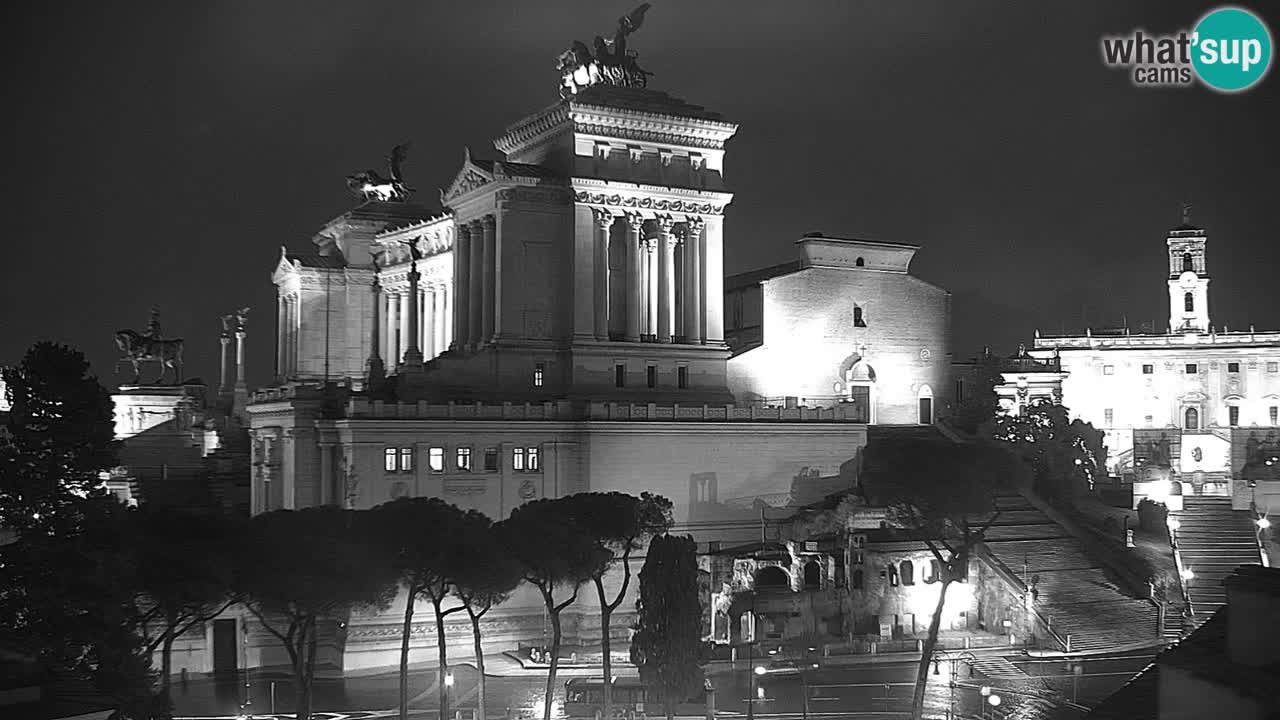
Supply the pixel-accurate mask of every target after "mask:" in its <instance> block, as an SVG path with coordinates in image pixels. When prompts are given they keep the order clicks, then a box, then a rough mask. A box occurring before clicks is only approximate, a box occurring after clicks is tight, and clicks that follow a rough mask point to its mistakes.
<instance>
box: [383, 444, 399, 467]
mask: <svg viewBox="0 0 1280 720" xmlns="http://www.w3.org/2000/svg"><path fill="white" fill-rule="evenodd" d="M382 469H383V470H385V471H387V472H395V471H396V449H395V448H387V449H386V450H383V451H382Z"/></svg>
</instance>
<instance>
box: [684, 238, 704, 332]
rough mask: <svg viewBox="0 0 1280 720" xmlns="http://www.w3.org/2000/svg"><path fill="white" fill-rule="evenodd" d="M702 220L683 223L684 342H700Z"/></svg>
mask: <svg viewBox="0 0 1280 720" xmlns="http://www.w3.org/2000/svg"><path fill="white" fill-rule="evenodd" d="M701 269H702V218H699V217H692V218H689V219H688V220H686V221H685V233H684V336H685V342H689V343H694V344H698V343H701V342H702V275H701Z"/></svg>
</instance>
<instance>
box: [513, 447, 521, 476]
mask: <svg viewBox="0 0 1280 720" xmlns="http://www.w3.org/2000/svg"><path fill="white" fill-rule="evenodd" d="M511 469H512V470H515V471H516V472H524V448H522V447H518V448H513V449H512V450H511Z"/></svg>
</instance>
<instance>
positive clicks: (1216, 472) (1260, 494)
mask: <svg viewBox="0 0 1280 720" xmlns="http://www.w3.org/2000/svg"><path fill="white" fill-rule="evenodd" d="M1207 240H1208V236H1207V234H1206V232H1205V231H1204V230H1203V229H1202V228H1198V227H1195V226H1194V225H1191V224H1190V222H1189V218H1187V217H1186V215H1185V214H1184V218H1183V223H1182V224H1181V225H1179V226H1178V227H1176V228H1174V229H1173V230H1171V231H1170V232H1169V235H1168V238H1167V240H1166V246H1167V248H1168V254H1167V257H1168V292H1169V322H1168V327H1169V332H1167V333H1160V334H1134V333H1130V332H1129V331H1128V330H1123V331H1120V332H1106V333H1102V332H1091V331H1090V332H1087V333H1086V334H1085V335H1084V336H1068V337H1049V336H1040V335H1039V334H1038V333H1037V337H1036V339H1035V348H1034V350H1032V351H1031V353H1030V354H1031V355H1032V356H1034V357H1036V358H1038V359H1040V360H1043V361H1056V362H1059V363H1060V370H1061V373H1062V378H1061V397H1062V402H1063V404H1064V405H1066V406H1067V407H1068V408H1070V410H1071V412H1072V414H1073V415H1075V416H1076V417H1079V418H1081V419H1083V420H1086V421H1088V422H1090V423H1092V424H1093V425H1094V426H1095V427H1097V428H1099V429H1101V430H1104V431H1106V433H1107V436H1106V443H1107V447H1108V450H1109V457H1108V461H1107V465H1108V469H1109V470H1110V472H1111V473H1112V474H1113V475H1120V476H1124V477H1129V478H1131V479H1132V480H1134V502H1135V503H1136V502H1138V501H1140V500H1141V499H1142V498H1143V497H1148V496H1150V497H1153V498H1156V499H1161V500H1163V499H1165V498H1167V497H1168V496H1170V495H1171V494H1173V495H1176V494H1190V493H1193V492H1194V493H1203V494H1220V495H1231V496H1232V497H1233V498H1234V506H1235V507H1236V509H1246V508H1248V507H1249V504H1250V503H1251V502H1253V501H1254V500H1255V499H1256V502H1257V504H1258V505H1259V506H1262V507H1264V508H1266V507H1269V506H1271V505H1272V504H1273V503H1274V504H1276V507H1277V508H1280V475H1277V474H1276V473H1275V471H1274V468H1272V467H1271V466H1269V465H1266V462H1265V461H1266V460H1267V458H1269V457H1270V456H1271V455H1275V454H1276V451H1277V443H1278V442H1280V418H1278V417H1277V413H1280V332H1256V331H1254V329H1253V328H1250V329H1249V330H1248V331H1244V332H1241V331H1228V330H1227V328H1225V327H1224V328H1221V329H1219V328H1216V327H1214V326H1213V325H1212V324H1211V322H1210V318H1211V316H1210V307H1209V298H1208V286H1209V271H1208V264H1207V256H1206V247H1207ZM1258 466H1261V467H1258ZM1268 469H1269V471H1268ZM1259 480H1260V481H1259ZM1251 482H1252V484H1253V485H1255V486H1254V487H1251V486H1250V485H1251Z"/></svg>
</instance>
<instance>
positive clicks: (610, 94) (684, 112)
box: [568, 85, 728, 124]
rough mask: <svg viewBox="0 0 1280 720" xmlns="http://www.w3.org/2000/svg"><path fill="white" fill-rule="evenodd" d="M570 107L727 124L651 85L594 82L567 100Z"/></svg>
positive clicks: (719, 116) (715, 115)
mask: <svg viewBox="0 0 1280 720" xmlns="http://www.w3.org/2000/svg"><path fill="white" fill-rule="evenodd" d="M568 102H569V103H570V105H571V106H579V105H585V106H594V107H606V108H616V109H620V110H633V111H635V112H642V113H648V114H651V115H666V116H669V117H677V118H697V119H699V120H710V121H713V122H721V123H726V124H728V123H727V122H726V121H725V119H724V116H723V115H721V114H720V113H717V112H712V111H710V110H708V109H706V108H705V107H703V106H701V105H694V104H693V103H690V102H686V101H684V100H681V99H680V98H677V97H672V96H671V95H668V94H666V93H664V92H661V91H658V90H649V89H648V88H629V87H620V86H617V85H592V86H591V87H589V88H587V89H586V90H583V91H582V92H580V93H578V94H577V95H575V96H573V97H572V98H570V99H569V101H568Z"/></svg>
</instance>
